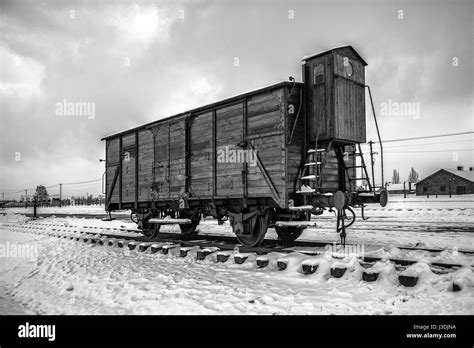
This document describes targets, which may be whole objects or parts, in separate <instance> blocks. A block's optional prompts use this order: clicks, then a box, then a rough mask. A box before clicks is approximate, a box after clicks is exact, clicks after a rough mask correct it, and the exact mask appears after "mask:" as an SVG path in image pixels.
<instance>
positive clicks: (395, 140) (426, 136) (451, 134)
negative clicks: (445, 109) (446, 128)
mask: <svg viewBox="0 0 474 348" xmlns="http://www.w3.org/2000/svg"><path fill="white" fill-rule="evenodd" d="M466 134H474V131H470V132H461V133H450V134H439V135H425V136H421V137H413V138H403V139H390V140H382V143H394V142H398V141H409V140H420V139H430V138H442V137H451V136H455V135H466ZM376 144H377V143H376V142H374V145H376Z"/></svg>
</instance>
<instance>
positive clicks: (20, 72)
mask: <svg viewBox="0 0 474 348" xmlns="http://www.w3.org/2000/svg"><path fill="white" fill-rule="evenodd" d="M0 12H1V16H2V18H1V23H0V30H1V39H0V57H1V86H0V93H1V118H0V122H1V123H0V171H1V172H0V192H3V191H5V192H8V191H16V190H21V189H24V188H31V187H36V185H37V184H44V185H46V186H50V185H55V184H57V183H67V182H77V181H85V180H92V179H98V178H100V177H101V175H102V173H103V171H104V165H103V163H99V158H104V143H103V142H101V141H100V138H101V137H103V136H105V135H108V134H111V133H114V132H116V131H120V130H124V129H127V128H129V127H133V126H136V125H139V124H143V123H146V122H150V121H153V120H156V119H159V118H162V117H166V116H169V115H172V114H173V113H177V112H180V111H185V110H187V109H190V108H192V107H197V106H201V105H204V104H206V103H210V102H213V101H216V100H219V99H221V98H225V97H228V96H231V95H235V94H238V93H241V92H245V91H247V90H251V89H255V88H259V87H262V86H265V85H268V84H272V83H275V82H278V81H281V80H287V79H288V76H294V77H296V79H297V80H299V81H300V80H301V58H302V57H303V56H304V55H307V54H311V53H316V52H320V51H324V50H327V49H330V48H332V47H336V46H340V45H345V44H351V45H353V47H354V48H355V49H356V50H357V51H358V52H359V53H360V54H361V56H362V57H363V58H364V59H365V60H366V61H367V63H368V67H367V69H366V80H367V83H368V84H370V85H371V88H372V91H373V95H374V98H375V107H376V112H377V113H378V114H379V115H378V120H379V125H380V130H381V134H382V137H383V139H398V138H407V137H413V136H423V135H433V134H445V133H455V132H465V131H472V130H474V124H473V123H474V115H473V97H474V93H473V66H472V63H473V61H474V59H473V24H472V23H473V22H474V21H473V2H472V1H467V0H466V1H416V2H415V1H363V2H358V3H357V4H356V2H355V1H332V0H331V1H292V2H287V1H262V0H254V1H209V2H206V1H201V2H200V1H192V2H191V1H190V2H177V1H167V2H158V1H153V2H129V1H119V2H112V1H107V2H106V1H37V0H35V1H18V0H15V1H6V0H2V1H1V3H0ZM235 57H238V59H239V63H240V65H239V66H238V67H236V66H234V58H235ZM64 100H67V101H72V102H90V103H94V106H95V115H94V117H93V118H92V117H87V116H64V115H63V116H61V115H57V103H61V102H63V101H64ZM390 101H391V102H392V104H391V105H392V106H393V105H395V104H393V102H396V103H402V102H404V103H418V104H413V105H415V106H419V114H418V113H412V114H411V115H398V116H397V115H396V112H393V111H394V109H391V110H392V112H391V113H388V114H387V113H385V114H383V115H382V114H381V113H382V109H383V105H384V103H386V104H385V106H387V105H388V103H389V102H390ZM369 111H370V108H369V105H367V112H368V117H369V119H371V113H369ZM367 127H368V129H367V132H368V139H373V140H376V138H375V130H374V128H373V123H372V122H369V123H368V125H367ZM472 139H473V138H472V135H467V136H458V137H448V138H435V139H427V140H424V143H425V144H428V145H425V146H418V145H416V144H420V142H409V143H408V142H403V143H389V144H387V145H386V147H387V149H386V155H385V163H386V172H387V173H388V174H387V175H386V176H388V177H390V176H391V171H392V170H393V169H394V168H397V169H398V170H399V171H400V173H401V179H402V180H404V179H406V176H407V174H408V171H409V169H410V167H411V166H414V167H415V168H416V169H417V170H418V171H419V172H420V174H421V176H422V177H423V176H425V175H427V174H429V173H430V172H432V171H434V170H435V169H438V168H440V167H450V168H454V167H456V166H457V165H464V166H465V167H469V166H470V165H471V166H472V165H473V164H474V159H473V151H459V150H462V149H472V148H473V147H474V146H473V142H472ZM436 143H440V144H439V145H436ZM402 145H403V146H405V147H400V146H402ZM407 145H409V146H407ZM394 146H399V147H394ZM390 147H392V149H390ZM436 150H445V151H443V152H437V151H436ZM446 150H447V151H446ZM452 150H456V153H457V154H455V153H453V151H452ZM420 151H423V152H420ZM456 158H457V160H456ZM388 179H390V178H388ZM54 190H56V188H53V189H51V191H54ZM65 191H66V195H67V194H75V193H80V191H88V192H92V193H94V194H98V193H99V191H100V182H98V183H91V184H85V185H79V186H74V187H72V186H71V187H69V188H67V189H66V188H65ZM17 196H18V195H17Z"/></svg>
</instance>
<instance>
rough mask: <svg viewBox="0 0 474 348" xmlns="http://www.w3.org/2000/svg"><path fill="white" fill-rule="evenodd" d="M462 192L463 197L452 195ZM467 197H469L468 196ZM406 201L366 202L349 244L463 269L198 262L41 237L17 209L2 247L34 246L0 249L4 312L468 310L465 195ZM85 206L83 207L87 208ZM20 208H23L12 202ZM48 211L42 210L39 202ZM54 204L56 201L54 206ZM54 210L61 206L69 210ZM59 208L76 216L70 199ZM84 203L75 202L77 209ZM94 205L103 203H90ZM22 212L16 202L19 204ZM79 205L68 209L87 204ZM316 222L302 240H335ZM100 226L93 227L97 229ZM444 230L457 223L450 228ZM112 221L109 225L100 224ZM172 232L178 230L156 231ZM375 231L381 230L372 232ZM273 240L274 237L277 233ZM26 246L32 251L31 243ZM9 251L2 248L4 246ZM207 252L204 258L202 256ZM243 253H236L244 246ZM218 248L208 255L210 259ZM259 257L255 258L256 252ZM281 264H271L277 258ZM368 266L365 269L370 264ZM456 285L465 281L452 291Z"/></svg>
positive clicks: (471, 245) (473, 300)
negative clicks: (15, 253)
mask: <svg viewBox="0 0 474 348" xmlns="http://www.w3.org/2000/svg"><path fill="white" fill-rule="evenodd" d="M460 197H462V199H460ZM470 199H471V200H470ZM421 200H426V198H423V199H422V198H421V197H412V198H410V199H409V200H403V199H398V200H395V199H394V197H391V201H390V203H389V205H388V206H387V207H386V208H385V209H382V208H380V207H370V209H367V211H366V215H367V216H370V217H371V219H370V220H368V221H362V220H359V221H357V222H356V224H355V225H354V226H353V227H354V229H350V230H349V235H348V240H347V241H348V242H349V243H361V244H364V245H366V244H367V245H368V244H370V245H371V247H370V248H369V249H370V250H369V249H367V250H366V252H370V253H371V255H376V256H380V257H385V258H387V257H395V258H397V257H398V258H412V259H413V258H416V259H417V260H420V261H425V262H433V261H438V262H440V261H443V262H455V263H460V264H463V265H464V267H463V268H461V269H459V270H457V271H454V272H449V273H446V274H434V273H433V272H432V270H431V269H430V268H429V267H427V266H426V264H425V263H424V262H419V263H418V264H415V265H414V266H413V267H410V268H408V269H407V270H405V272H406V273H409V274H411V273H416V274H417V275H418V276H419V277H420V279H419V281H418V284H417V285H416V286H415V287H413V288H406V287H403V286H401V285H400V284H399V282H398V279H397V275H398V274H400V272H399V271H398V273H397V271H396V270H395V267H394V265H393V264H392V263H390V262H389V261H380V262H379V263H377V264H375V265H374V266H372V269H376V270H378V271H380V276H379V279H378V280H377V281H376V282H364V281H362V280H361V272H363V271H364V269H363V268H362V267H361V266H360V265H359V264H358V263H357V261H355V260H353V259H347V260H339V261H337V262H339V263H340V264H346V265H350V267H349V268H348V270H347V271H346V273H345V274H344V276H343V277H342V278H334V277H331V276H330V275H329V272H330V269H331V267H333V268H334V267H336V266H337V263H336V262H333V261H331V259H330V258H327V257H326V255H322V256H317V257H313V258H308V257H307V256H305V255H301V254H294V255H293V256H290V257H285V256H284V255H283V256H282V255H269V256H268V258H269V259H270V261H271V262H270V264H269V266H268V267H266V268H262V269H259V268H257V267H256V266H255V261H256V259H257V258H256V257H255V256H254V255H244V256H249V257H248V259H247V261H246V262H245V263H243V264H236V263H234V261H233V260H232V257H230V258H229V261H227V262H226V263H214V262H212V259H213V257H209V256H208V258H206V260H204V261H195V260H194V259H193V258H192V255H193V253H190V255H191V256H189V257H187V258H180V257H177V256H176V255H173V254H171V255H162V254H160V253H156V254H150V253H141V252H138V251H136V250H133V251H130V250H128V249H127V248H124V249H121V248H116V247H107V246H100V245H97V244H86V243H79V242H76V241H71V240H66V239H58V238H55V237H50V236H47V235H44V234H42V235H41V234H40V235H36V234H31V233H22V232H20V229H16V228H14V227H11V226H10V225H8V224H13V223H15V222H24V221H26V220H27V218H26V217H24V216H22V215H14V214H11V213H10V212H12V210H10V209H7V211H9V213H8V214H7V215H6V216H1V215H0V245H1V246H2V247H3V250H5V248H6V247H7V246H9V247H10V248H11V247H17V248H18V247H20V246H28V247H29V248H30V250H36V251H37V253H36V254H34V255H33V256H31V255H30V256H31V257H11V256H10V257H3V258H2V260H1V264H0V314H18V313H36V314H471V315H472V314H474V276H473V272H472V268H471V266H470V265H472V263H473V258H472V257H471V256H466V255H464V254H461V253H457V252H456V250H455V249H453V248H456V247H457V248H458V249H459V250H462V249H470V250H474V239H473V238H474V237H473V235H474V234H473V233H472V232H473V231H472V226H473V225H474V224H473V222H474V214H473V212H474V206H473V202H472V197H469V196H458V197H455V196H453V199H452V200H448V199H446V198H443V199H442V200H441V199H439V198H438V200H436V198H434V197H432V198H430V200H429V201H423V202H422V201H421ZM87 208H89V207H87ZM17 209H24V208H17ZM42 209H45V208H42ZM51 209H53V208H51ZM56 209H61V210H60V211H52V213H59V212H61V213H62V212H65V210H63V209H66V208H56ZM67 209H70V211H68V212H67V213H71V214H73V213H74V212H75V211H74V209H72V207H69V208H67ZM81 209H82V207H81ZM89 209H90V211H92V210H94V209H95V211H97V214H102V213H103V211H102V210H101V207H93V208H89ZM23 211H24V210H23ZM90 211H89V212H85V211H83V210H81V211H80V212H79V211H76V213H90ZM316 221H317V223H318V227H316V228H312V229H308V230H307V231H306V232H305V234H303V237H304V238H305V239H313V240H324V241H333V240H334V241H338V236H337V234H336V233H335V232H334V223H335V221H334V218H333V217H332V215H331V214H330V213H327V214H324V215H323V216H322V217H318V218H317V219H316ZM37 222H38V223H42V224H45V225H43V226H42V227H43V228H44V230H43V231H39V232H41V233H45V232H51V231H52V229H53V228H56V227H55V226H53V224H54V225H55V224H62V225H63V226H69V227H65V228H66V230H67V231H68V232H61V233H74V231H75V230H78V229H81V230H82V231H89V232H95V233H97V232H106V233H109V234H116V235H117V236H118V237H120V236H121V235H122V234H123V235H125V234H126V235H129V236H130V235H131V234H130V232H125V231H121V230H120V229H122V230H123V229H133V228H136V225H135V224H133V223H131V222H125V221H119V220H115V221H110V222H105V221H101V220H98V219H95V220H94V219H80V218H71V217H68V218H44V219H39V220H37ZM94 227H96V228H94ZM452 227H457V228H459V229H457V230H454V231H453V230H452ZM105 228H116V229H117V230H105ZM167 229H168V230H170V231H175V232H177V230H178V227H177V226H174V227H168V226H167V227H166V228H164V229H163V230H167ZM377 229H379V230H378V231H377ZM200 230H201V233H223V234H229V233H231V231H230V227H229V226H228V224H226V225H224V226H218V225H217V223H216V222H215V221H213V220H206V221H203V223H202V224H201V225H200ZM269 237H275V232H274V230H270V231H269ZM416 244H422V245H426V246H429V247H440V248H443V249H446V251H444V252H442V253H441V254H433V253H429V252H423V251H406V250H401V249H399V248H397V247H396V246H402V245H416ZM31 248H32V249H31ZM2 256H5V255H2ZM210 256H212V255H210ZM241 256H242V255H241ZM214 257H215V256H214ZM259 258H261V257H259ZM282 258H283V259H284V260H286V261H287V262H288V267H287V269H286V270H284V271H278V270H277V269H276V262H277V260H281V259H282ZM298 262H299V263H301V262H304V263H307V264H310V265H319V267H318V269H317V271H316V273H314V274H311V275H304V274H302V273H301V269H300V268H299V267H298ZM369 273H370V272H369ZM453 283H455V284H456V285H457V286H459V287H460V288H461V291H459V292H453V291H452V286H453Z"/></svg>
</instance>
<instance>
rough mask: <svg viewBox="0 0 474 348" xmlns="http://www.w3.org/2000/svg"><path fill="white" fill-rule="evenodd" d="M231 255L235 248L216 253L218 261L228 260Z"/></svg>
mask: <svg viewBox="0 0 474 348" xmlns="http://www.w3.org/2000/svg"><path fill="white" fill-rule="evenodd" d="M231 255H234V250H225V251H219V252H218V253H217V254H216V257H217V262H222V263H224V262H226V261H227V260H228V259H229V257H230V256H231Z"/></svg>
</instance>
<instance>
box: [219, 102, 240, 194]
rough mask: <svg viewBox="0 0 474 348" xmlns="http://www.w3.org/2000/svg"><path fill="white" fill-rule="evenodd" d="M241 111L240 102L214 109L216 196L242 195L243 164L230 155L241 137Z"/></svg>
mask: <svg viewBox="0 0 474 348" xmlns="http://www.w3.org/2000/svg"><path fill="white" fill-rule="evenodd" d="M243 111H244V110H243V103H242V102H240V103H237V104H234V105H230V106H225V107H222V108H219V109H217V110H216V150H217V161H216V162H217V163H216V176H217V178H216V191H217V192H216V194H217V196H232V195H234V196H235V195H238V196H242V193H243V185H242V169H243V164H242V162H239V163H237V160H236V158H235V157H233V156H232V151H234V152H235V151H237V150H239V148H238V147H237V144H239V143H240V142H242V139H243V117H244V116H243V115H244V112H243ZM219 154H221V156H219Z"/></svg>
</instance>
